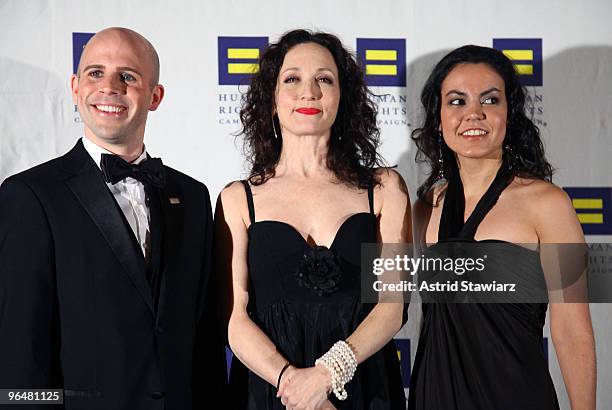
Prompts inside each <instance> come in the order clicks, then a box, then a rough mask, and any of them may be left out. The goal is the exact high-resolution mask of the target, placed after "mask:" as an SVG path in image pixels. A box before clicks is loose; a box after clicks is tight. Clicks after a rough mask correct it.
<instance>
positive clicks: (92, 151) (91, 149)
mask: <svg viewBox="0 0 612 410" xmlns="http://www.w3.org/2000/svg"><path fill="white" fill-rule="evenodd" d="M82 139H83V146H84V147H85V150H86V151H87V152H88V153H89V155H90V156H91V158H92V159H93V161H94V162H95V163H96V165H97V166H98V168H100V169H101V167H100V161H101V160H102V154H111V155H114V154H113V153H112V152H110V151H109V150H107V149H104V148H102V147H101V146H99V145H97V144H95V143H94V142H92V141H90V140H89V139H88V138H87V137H83V138H82ZM145 159H147V150H146V149H145V147H144V145H143V147H142V154H140V156H138V158H136V159H135V160H134V161H132V162H131V163H132V164H140V163H141V162H142V161H144V160H145Z"/></svg>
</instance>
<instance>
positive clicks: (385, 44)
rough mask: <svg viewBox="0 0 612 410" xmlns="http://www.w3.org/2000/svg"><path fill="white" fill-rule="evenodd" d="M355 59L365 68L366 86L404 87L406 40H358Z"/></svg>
mask: <svg viewBox="0 0 612 410" xmlns="http://www.w3.org/2000/svg"><path fill="white" fill-rule="evenodd" d="M357 58H358V59H359V61H360V63H361V64H362V65H363V67H365V79H366V84H367V85H372V86H389V87H405V86H406V40H405V39H399V38H397V39H396V38H393V39H388V38H387V39H385V38H358V39H357Z"/></svg>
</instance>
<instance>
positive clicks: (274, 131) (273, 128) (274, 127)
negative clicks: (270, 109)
mask: <svg viewBox="0 0 612 410" xmlns="http://www.w3.org/2000/svg"><path fill="white" fill-rule="evenodd" d="M274 115H275V114H274V113H272V132H273V133H274V139H278V134H277V133H276V126H275V125H274Z"/></svg>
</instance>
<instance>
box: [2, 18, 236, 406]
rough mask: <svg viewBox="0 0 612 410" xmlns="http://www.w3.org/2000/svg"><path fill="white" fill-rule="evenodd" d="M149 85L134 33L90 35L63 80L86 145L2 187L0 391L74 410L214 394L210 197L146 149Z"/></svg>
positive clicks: (155, 95)
mask: <svg viewBox="0 0 612 410" xmlns="http://www.w3.org/2000/svg"><path fill="white" fill-rule="evenodd" d="M158 79H159V60H158V56H157V53H156V51H155V49H154V48H153V46H152V45H151V44H150V43H149V42H148V41H147V40H146V39H145V38H144V37H142V36H141V35H140V34H138V33H136V32H134V31H132V30H128V29H124V28H110V29H106V30H103V31H101V32H99V33H97V34H96V35H95V36H94V37H92V38H91V40H90V41H89V43H88V44H87V46H86V47H85V49H84V50H83V54H82V57H81V60H80V64H79V69H78V72H77V74H76V75H73V76H72V78H71V87H72V95H73V99H74V101H75V104H77V106H78V109H79V113H80V115H81V118H82V120H83V123H84V125H85V137H84V138H82V139H81V140H79V141H78V142H77V144H76V145H75V147H74V148H73V149H72V150H71V151H70V152H68V153H67V154H66V155H64V156H62V157H59V158H56V159H54V160H52V161H49V162H47V163H44V164H42V165H39V166H36V167H34V168H32V169H29V170H27V171H25V172H22V173H20V174H17V175H14V176H12V177H10V178H8V179H6V180H5V181H4V183H3V184H2V187H1V188H0V388H5V389H28V388H30V389H34V388H36V389H45V388H48V389H50V388H61V389H64V403H65V404H64V406H65V407H62V408H66V409H83V410H85V409H86V410H93V409H100V410H102V409H103V410H123V409H125V410H144V409H159V410H162V409H165V410H185V409H192V408H194V409H196V408H202V409H204V408H210V407H209V406H207V404H208V403H212V397H211V396H212V395H219V394H223V393H224V388H225V383H226V375H225V357H224V353H225V352H224V348H223V344H222V343H221V340H222V337H221V335H220V333H221V332H220V331H219V330H220V329H221V327H220V326H219V321H218V318H217V317H216V314H215V311H216V310H217V309H216V303H215V302H214V300H215V293H216V292H215V291H216V290H217V289H215V287H214V285H213V284H212V282H213V281H212V279H211V266H212V265H211V257H212V254H211V246H212V243H211V242H212V237H211V235H212V225H211V224H212V220H211V205H210V199H209V194H208V191H207V189H206V187H205V186H204V185H203V184H202V183H200V182H198V181H196V180H194V179H192V178H190V177H188V176H186V175H184V174H181V173H179V172H178V171H175V170H174V169H172V168H169V167H166V166H163V165H162V163H161V160H160V159H159V158H151V157H149V156H148V154H147V153H146V151H145V149H144V143H143V139H144V131H145V123H146V120H147V115H148V112H149V111H155V110H156V109H157V107H158V106H159V104H160V103H161V101H162V100H163V96H164V88H163V87H162V86H161V85H160V84H158ZM171 138H176V136H171ZM204 377H206V380H204ZM0 407H2V405H0ZM50 407H51V406H49V405H40V408H41V409H49V408H50ZM10 408H12V406H11V407H10ZM30 408H33V407H30Z"/></svg>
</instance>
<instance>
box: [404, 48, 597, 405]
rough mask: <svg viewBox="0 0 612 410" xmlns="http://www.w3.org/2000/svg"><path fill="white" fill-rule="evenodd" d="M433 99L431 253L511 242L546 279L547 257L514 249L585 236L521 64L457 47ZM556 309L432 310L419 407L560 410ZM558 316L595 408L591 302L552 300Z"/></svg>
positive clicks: (427, 211) (418, 369) (415, 396)
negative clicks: (550, 354) (538, 123)
mask: <svg viewBox="0 0 612 410" xmlns="http://www.w3.org/2000/svg"><path fill="white" fill-rule="evenodd" d="M421 100H422V102H423V105H424V106H425V110H426V119H425V124H424V125H423V127H422V128H420V129H417V130H416V131H415V132H414V135H413V138H414V139H415V141H416V143H417V146H418V147H419V150H420V151H419V152H420V157H421V159H425V160H426V161H427V162H429V163H430V165H431V167H432V173H431V175H430V177H429V179H428V180H427V181H426V182H425V183H424V184H423V185H422V186H421V188H420V189H419V202H418V203H417V205H416V206H415V221H416V223H415V237H417V238H419V239H420V241H422V243H423V244H425V243H430V244H431V243H433V245H431V246H429V247H428V248H426V250H425V252H435V251H437V250H439V249H442V248H444V247H448V246H457V244H460V243H469V242H475V243H476V242H477V243H488V242H493V243H499V244H504V243H507V246H508V248H507V249H510V250H511V251H512V252H514V255H515V256H516V259H515V260H513V261H512V262H513V263H514V264H508V266H506V267H505V268H506V269H508V267H509V268H510V271H514V270H517V269H520V272H513V273H514V274H516V275H517V276H518V277H520V278H526V279H527V280H530V278H535V280H538V279H539V280H543V271H542V267H541V265H540V258H539V256H538V253H537V252H536V251H534V250H531V249H528V248H527V247H523V246H519V245H514V244H512V243H515V244H519V243H520V244H529V243H531V244H537V243H545V242H553V243H560V242H568V243H569V242H572V243H580V242H584V238H583V236H582V232H581V229H580V225H579V223H578V221H577V218H576V216H575V213H574V210H573V208H572V206H571V203H570V201H569V200H568V198H567V196H566V195H565V194H564V193H563V192H562V191H561V190H560V189H559V188H557V187H555V186H554V185H552V184H550V182H547V181H550V178H551V176H552V168H551V166H550V165H549V164H548V163H547V162H546V159H545V157H544V151H543V146H542V143H541V140H540V138H539V133H538V130H537V128H536V127H535V125H533V123H532V122H531V121H530V120H529V119H528V118H527V117H526V116H525V114H524V102H525V94H524V91H523V89H522V87H521V85H520V83H519V78H518V76H517V74H516V73H515V71H514V68H513V66H512V63H511V62H510V61H509V60H508V59H507V58H506V57H505V56H504V55H503V54H502V53H500V52H498V51H496V50H493V49H490V48H485V47H477V46H465V47H462V48H460V49H457V50H454V51H452V52H451V53H449V54H448V55H447V56H446V57H444V58H443V59H442V60H441V61H440V62H439V63H438V65H437V66H436V67H435V69H434V71H433V72H432V74H431V76H430V77H429V79H428V81H427V83H426V85H425V88H424V90H423V93H422V98H421ZM511 242H512V243H511ZM453 244H455V245H453ZM519 260H520V261H521V263H520V264H519V263H518V262H519ZM519 266H520V267H519ZM426 296H427V295H426ZM446 300H448V299H446ZM547 307H548V305H547V304H546V303H519V302H516V303H455V304H451V303H423V307H422V310H423V323H422V328H421V335H420V338H419V344H418V348H417V353H416V359H415V363H414V367H413V371H412V378H411V384H410V397H409V408H410V409H414V410H425V409H428V410H429V409H431V410H434V409H435V410H447V409H453V410H468V409H469V410H476V409H497V410H499V409H507V410H514V409H521V410H524V409H533V410H548V409H551V410H552V409H558V408H559V404H558V400H557V395H556V392H555V387H554V385H553V382H552V379H551V377H550V375H549V372H548V367H547V361H546V357H545V354H544V350H543V347H542V336H543V335H542V330H543V326H544V322H545V318H546V311H547ZM550 320H551V334H552V338H553V342H554V344H555V347H556V350H557V356H558V358H559V362H560V365H561V370H562V372H563V374H564V378H565V384H566V388H567V391H568V395H569V399H570V403H571V405H572V408H573V409H578V408H580V409H594V408H595V352H594V339H593V332H592V328H591V322H590V316H589V311H588V305H587V304H551V316H550Z"/></svg>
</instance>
